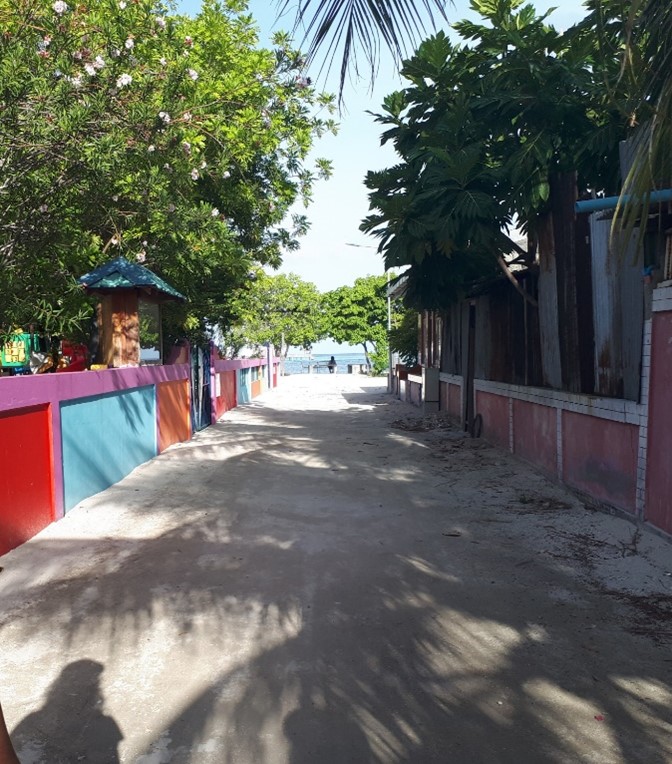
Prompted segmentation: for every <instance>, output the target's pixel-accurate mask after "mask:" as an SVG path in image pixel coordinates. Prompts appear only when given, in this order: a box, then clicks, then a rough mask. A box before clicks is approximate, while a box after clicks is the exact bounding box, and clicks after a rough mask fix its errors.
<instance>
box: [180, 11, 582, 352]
mask: <svg viewBox="0 0 672 764" xmlns="http://www.w3.org/2000/svg"><path fill="white" fill-rule="evenodd" d="M533 4H534V5H535V6H536V7H537V8H538V9H540V10H546V9H548V8H549V7H552V6H553V3H552V2H551V1H550V0H537V1H536V2H534V3H533ZM561 5H562V7H561V8H558V10H556V11H555V12H554V13H553V14H552V16H551V18H550V21H551V23H553V25H554V26H556V27H557V28H560V29H565V28H567V27H569V26H571V24H573V23H575V22H576V21H577V20H579V19H580V18H581V17H582V16H583V15H584V10H583V8H582V5H581V3H580V2H578V0H567V1H566V2H563V3H562V4H561ZM199 6H200V2H199V0H181V2H178V9H179V11H180V12H183V13H195V12H196V11H197V10H198V7H199ZM249 10H250V12H251V14H252V15H253V17H254V18H255V19H256V20H257V23H258V24H259V27H260V30H261V44H262V45H264V44H268V39H269V35H270V34H272V32H273V31H276V30H278V29H289V28H290V27H291V23H292V21H293V18H291V17H290V18H287V19H285V20H280V21H279V22H278V23H277V24H276V4H275V3H274V2H272V1H271V0H250V2H249ZM447 14H448V16H449V18H451V19H453V20H459V19H462V18H465V17H469V16H473V14H472V13H471V12H470V11H469V4H468V2H467V1H465V0H456V2H455V3H454V6H452V7H451V6H450V5H448V10H447ZM335 68H336V69H337V68H338V67H335ZM315 69H316V71H315V72H312V71H311V72H308V74H309V75H310V76H312V77H313V78H314V79H315V78H316V77H317V70H318V69H319V67H318V66H316V67H315ZM337 74H338V72H337V71H335V72H333V73H332V75H331V77H330V78H329V79H328V80H327V82H326V84H325V83H324V80H323V78H322V79H319V80H318V81H317V85H318V86H319V87H320V88H321V89H324V90H328V91H330V92H336V91H337V86H338V79H337ZM400 87H402V83H401V81H400V79H399V77H398V76H397V75H396V71H395V68H394V66H393V64H392V62H391V60H390V58H389V57H388V58H384V59H383V61H382V63H381V66H380V71H379V74H378V77H377V79H376V83H375V86H374V89H373V92H371V91H370V88H369V83H368V81H365V80H363V81H361V82H359V83H351V84H350V85H349V86H348V87H347V90H346V93H345V103H346V109H347V110H346V111H345V113H343V114H341V115H340V117H338V119H339V122H340V130H339V133H338V135H337V136H335V137H334V136H325V137H324V138H323V139H321V140H320V141H319V142H318V144H317V145H316V147H315V149H314V152H313V154H314V156H316V157H326V158H328V159H330V160H331V161H332V163H333V168H334V173H333V176H332V177H331V179H330V180H328V181H326V182H319V183H318V184H317V185H316V187H315V190H314V202H313V204H312V205H311V206H310V207H309V208H308V210H307V211H305V212H306V214H307V215H308V218H309V219H310V221H311V229H310V231H309V233H308V234H307V235H306V236H305V237H303V239H302V240H301V248H300V250H299V251H298V252H290V253H286V254H285V258H284V262H283V265H282V267H281V268H280V272H281V273H290V272H292V273H296V274H297V275H299V276H300V277H301V278H302V279H304V280H305V281H312V282H313V283H314V284H316V286H317V287H318V289H319V290H320V291H322V292H325V291H328V290H331V289H335V288H336V287H339V286H342V285H350V284H352V283H353V282H354V281H355V279H356V278H359V277H360V276H367V275H371V274H380V273H383V272H384V267H383V262H382V258H381V256H380V255H378V254H377V252H376V251H375V246H376V242H375V240H373V239H371V238H370V237H367V236H365V235H364V234H363V233H361V232H360V231H359V224H360V222H361V220H362V219H363V218H364V217H365V216H366V215H367V214H368V212H369V205H368V199H367V190H366V188H365V187H364V183H363V181H364V176H365V175H366V172H367V170H376V169H381V168H383V167H387V166H389V165H391V164H394V162H395V161H396V160H395V154H394V152H393V151H392V149H391V148H390V147H389V146H385V147H381V146H380V133H381V126H380V125H377V124H375V123H374V121H373V117H371V116H370V115H369V114H367V113H366V112H367V110H371V111H374V112H377V111H380V104H381V103H382V101H383V98H384V97H385V96H386V95H387V94H388V93H391V92H392V91H394V90H397V89H399V88H400ZM301 210H302V211H303V208H301ZM349 244H357V245H359V246H357V247H351V246H348V245H349ZM348 350H349V348H348V347H347V346H340V347H339V346H338V345H336V344H335V343H333V342H330V341H329V342H322V343H318V344H317V345H315V347H314V352H316V353H332V352H339V351H340V352H347V351H348Z"/></svg>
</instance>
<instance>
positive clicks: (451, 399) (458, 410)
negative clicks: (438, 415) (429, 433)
mask: <svg viewBox="0 0 672 764" xmlns="http://www.w3.org/2000/svg"><path fill="white" fill-rule="evenodd" d="M448 413H449V414H450V416H451V417H453V419H457V420H458V421H459V420H461V419H462V388H461V387H460V385H451V384H449V385H448Z"/></svg>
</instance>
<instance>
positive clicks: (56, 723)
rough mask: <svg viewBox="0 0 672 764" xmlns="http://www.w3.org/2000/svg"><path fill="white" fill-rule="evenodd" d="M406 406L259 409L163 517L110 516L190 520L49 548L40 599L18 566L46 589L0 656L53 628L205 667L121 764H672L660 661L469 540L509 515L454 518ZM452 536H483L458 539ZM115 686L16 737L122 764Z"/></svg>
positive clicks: (56, 753)
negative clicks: (409, 424)
mask: <svg viewBox="0 0 672 764" xmlns="http://www.w3.org/2000/svg"><path fill="white" fill-rule="evenodd" d="M388 401H389V399H387V398H386V397H384V396H380V395H372V394H371V392H370V391H363V392H362V393H361V394H349V395H348V402H349V403H350V404H351V405H352V406H353V407H354V408H350V409H346V410H345V411H342V412H333V413H332V412H325V411H319V412H314V411H288V412H284V413H282V414H279V413H278V412H273V411H269V410H267V409H265V408H264V407H263V406H256V407H254V408H252V407H251V408H250V409H248V410H247V411H246V413H245V416H244V418H243V417H238V418H237V419H236V420H235V421H231V422H229V421H226V420H225V421H224V422H223V423H220V424H218V425H217V426H216V427H213V428H210V430H208V431H206V432H204V433H202V437H199V439H198V440H197V441H193V442H192V443H190V444H188V445H186V446H185V447H183V448H180V449H177V450H174V451H171V452H169V453H167V454H165V455H164V457H161V458H160V459H159V460H158V462H157V465H156V467H157V468H156V470H155V471H154V472H152V473H148V474H147V478H146V480H147V481H149V483H150V485H147V486H145V488H143V491H142V496H140V495H139V494H138V493H137V490H136V488H135V484H133V483H132V482H129V481H124V483H122V484H119V485H118V486H115V487H114V488H113V489H112V496H113V498H114V501H115V502H117V503H119V504H120V506H127V505H131V504H133V507H134V508H133V512H134V517H136V518H137V522H139V523H142V521H143V518H144V517H153V516H156V515H157V514H158V515H161V516H162V517H165V518H169V519H168V520H166V523H167V526H166V528H165V529H164V530H163V531H162V532H160V533H158V534H157V535H156V536H155V537H153V538H149V539H143V538H130V537H128V538H124V537H122V536H117V537H113V538H112V537H111V538H109V539H108V540H107V541H105V540H103V541H102V542H101V541H100V540H86V539H84V540H82V539H71V540H69V539H61V540H53V541H48V540H45V541H39V540H37V541H34V542H31V543H32V546H33V547H34V549H35V553H34V554H36V555H37V556H38V557H39V555H40V554H42V555H44V556H45V557H52V558H53V557H58V558H59V559H62V560H65V561H68V560H72V561H73V565H72V566H67V565H66V566H65V572H64V573H63V574H62V575H61V577H60V578H58V579H56V580H51V581H49V582H48V583H45V584H40V585H39V586H37V587H31V585H30V570H29V569H28V568H26V569H25V570H21V569H20V568H21V564H22V562H21V561H22V560H23V559H24V558H23V557H21V556H19V555H17V556H16V557H15V558H13V563H12V564H13V565H14V570H13V572H12V575H14V576H15V577H16V580H23V581H24V584H25V585H24V586H23V587H22V589H21V592H20V598H21V602H20V603H19V602H18V600H13V599H12V597H11V596H10V597H9V604H10V607H9V608H8V609H5V614H4V615H3V616H2V617H0V639H3V633H4V632H5V631H6V630H9V629H10V626H11V637H12V640H13V641H14V642H20V641H21V640H30V639H31V635H32V634H33V633H34V632H35V630H38V629H44V628H45V624H46V625H49V624H53V625H54V628H55V630H57V631H58V632H59V633H60V634H61V635H62V637H61V638H62V640H63V643H64V644H69V645H81V644H82V643H85V642H86V641H87V640H90V639H94V638H95V639H101V638H102V639H104V640H106V641H107V642H108V643H109V645H110V651H111V652H112V653H114V650H115V645H117V644H118V643H120V641H121V642H123V644H124V645H125V648H124V649H128V644H129V640H130V642H132V643H133V644H135V645H136V646H137V650H139V651H140V650H141V649H142V643H143V641H144V640H145V639H146V638H147V635H148V634H151V633H152V632H153V630H155V629H158V628H159V623H160V624H161V626H160V628H161V629H162V630H164V631H167V632H169V633H170V635H171V639H173V640H174V644H175V648H176V651H181V653H180V654H181V655H182V658H181V660H185V658H184V655H186V654H189V651H190V650H193V651H194V655H195V658H194V660H195V661H196V660H197V661H198V662H199V665H200V667H201V668H200V669H199V670H200V671H202V672H203V675H205V676H208V677H209V679H208V680H207V681H205V682H204V683H203V686H202V687H201V689H200V690H199V692H197V693H195V694H194V693H191V694H189V695H188V696H186V695H185V697H182V698H181V700H180V701H179V702H176V701H174V700H173V699H172V697H174V696H171V700H170V701H168V700H166V705H165V706H164V707H163V708H162V709H161V711H162V712H161V714H160V715H159V716H160V717H161V718H162V719H163V720H164V721H163V723H162V725H161V727H160V728H155V729H153V730H152V731H150V733H149V740H144V742H142V744H140V743H136V744H133V743H129V747H128V749H127V752H128V753H127V757H126V758H122V761H134V762H136V761H137V762H138V763H139V764H161V762H168V761H170V762H185V763H186V762H194V764H196V762H209V761H213V762H222V763H223V762H226V764H247V763H248V762H250V763H254V764H271V762H289V764H318V763H319V764H332V763H333V764H345V763H346V762H347V763H353V764H368V763H369V762H371V763H374V762H376V763H385V764H396V763H397V762H399V763H401V762H412V763H413V764H422V763H423V762H437V763H438V762H441V763H442V764H446V763H447V762H454V763H455V764H459V763H461V762H465V764H466V763H467V762H479V764H488V763H489V762H493V763H494V762H497V763H498V764H499V763H505V762H511V763H512V764H513V762H516V764H519V762H558V763H560V762H562V763H563V764H564V763H566V762H578V761H595V762H598V761H599V762H601V763H602V762H604V763H607V762H646V764H664V763H665V762H669V761H671V760H672V737H671V736H670V731H671V730H672V727H671V726H670V725H671V724H672V711H671V708H672V705H671V704H670V701H671V700H672V683H671V676H670V670H669V667H670V664H669V662H667V663H662V662H661V661H662V660H663V656H664V654H665V653H664V650H663V648H662V647H660V646H657V645H655V644H654V643H653V642H652V641H651V640H647V639H645V638H643V637H636V636H633V635H631V634H629V633H627V632H626V631H624V629H623V628H622V627H621V623H620V620H621V619H622V618H623V616H624V613H625V612H626V611H625V610H624V609H623V607H622V606H621V605H619V604H618V603H617V602H615V601H613V600H612V599H608V598H605V597H604V596H601V595H600V593H599V592H598V591H595V590H592V589H591V588H590V587H586V586H584V585H583V584H581V583H580V581H578V580H577V577H576V575H575V574H574V573H573V572H572V571H571V570H569V569H568V568H567V566H566V565H564V564H563V563H562V562H561V561H558V560H557V559H554V558H552V557H550V556H545V555H543V554H542V555H539V554H536V551H538V550H530V549H529V548H526V546H525V543H524V540H523V539H520V538H517V537H516V536H515V535H510V534H509V535H507V533H506V531H505V530H503V529H502V526H501V525H499V524H498V523H496V522H492V523H490V522H482V523H481V524H480V525H478V530H468V528H473V527H474V526H473V525H471V526H470V525H468V523H474V521H475V520H488V519H492V518H493V517H494V516H493V514H492V512H493V510H492V507H491V502H489V501H486V500H485V497H481V496H479V495H478V493H474V495H473V499H472V502H471V504H470V505H469V506H464V505H463V504H459V505H458V504H455V503H453V502H452V500H451V499H450V497H448V496H447V495H442V494H439V495H438V496H437V492H436V489H433V488H432V486H431V484H430V481H428V475H429V474H430V473H429V472H428V470H429V458H430V454H429V453H427V454H426V455H425V453H424V451H426V450H427V449H425V448H424V446H423V440H422V437H423V436H422V434H420V433H406V434H404V438H405V439H406V445H407V446H408V448H407V449H404V448H401V447H400V446H399V443H398V442H397V441H396V440H393V441H391V442H388V441H390V432H389V430H387V429H386V428H382V427H378V429H376V427H377V425H376V426H374V425H375V421H376V420H377V419H378V418H379V417H380V416H381V415H383V417H385V416H387V417H388V420H389V418H390V417H391V411H392V410H391V409H389V406H390V405H391V404H389V402H388ZM386 402H388V403H386ZM381 403H386V405H385V406H381V405H380V404H381ZM395 410H396V409H395ZM318 416H319V419H320V422H321V427H320V429H319V430H318V431H316V428H315V421H316V417H318ZM336 440H338V441H339V442H340V448H334V447H333V446H334V442H335V441H336ZM222 441H224V442H225V443H226V444H227V448H228V449H229V450H228V451H227V452H226V454H224V453H223V451H222V445H221V444H222ZM346 441H351V444H350V445H351V447H350V445H348V444H347V443H346ZM386 443H387V445H385V444H386ZM367 444H368V445H367ZM344 446H345V447H344ZM376 448H377V449H378V451H377V453H375V451H376ZM408 449H413V459H412V460H409V459H408V458H407V453H406V452H407V451H408ZM380 456H383V457H385V458H386V460H387V463H386V464H385V465H382V464H380V463H379V462H378V461H377V460H376V457H380ZM475 464H476V462H475ZM433 466H434V465H432V467H433ZM253 474H257V475H259V476H260V477H259V480H258V482H257V484H256V485H255V486H250V481H249V475H253ZM432 474H433V473H432ZM261 476H263V477H261ZM194 477H195V480H194ZM189 481H191V483H190V482H189ZM213 485H219V486H220V491H219V492H214V491H213V490H212V488H213ZM149 488H154V489H156V490H158V491H159V497H160V498H157V494H156V491H154V492H151V491H148V490H146V489H149ZM206 489H207V490H206ZM512 490H515V487H513V488H512ZM143 496H144V497H145V498H143ZM187 498H188V506H187V504H186V503H185V502H186V499H187ZM94 507H95V502H94ZM498 517H500V515H498ZM446 522H449V523H451V527H453V526H454V524H458V525H459V527H460V528H462V529H463V530H461V531H459V532H456V533H454V534H453V535H450V534H449V533H448V534H447V533H446ZM465 529H466V530H465ZM33 559H34V557H31V558H29V557H28V556H27V555H26V557H25V560H26V565H28V564H29V560H33ZM87 559H92V560H95V566H93V567H91V566H90V565H83V564H82V560H87ZM14 560H15V562H14ZM78 565H79V566H80V567H78ZM82 565H83V566H82ZM17 566H18V569H17ZM0 583H1V582H0ZM563 592H564V593H566V596H561V595H560V594H559V593H563ZM17 614H20V618H17ZM47 627H48V626H47ZM122 633H123V635H124V638H123V640H122V639H121V635H122ZM204 635H206V637H207V639H208V640H209V647H208V650H207V652H206V653H203V652H202V651H200V648H198V649H197V647H196V646H197V645H199V644H202V642H203V639H204ZM119 649H120V648H119ZM204 666H205V668H206V669H207V670H205V671H204V668H203V667H204ZM103 668H104V667H103V665H102V664H101V663H97V662H92V661H80V662H79V663H76V664H73V665H71V666H65V667H64V668H63V670H62V673H61V675H60V677H59V678H58V679H57V680H56V682H55V683H54V684H52V686H51V689H50V691H49V694H48V697H47V699H46V702H45V706H44V708H43V709H42V710H41V711H39V712H37V713H33V714H30V715H28V716H27V717H26V718H25V719H23V721H22V722H21V723H20V724H19V725H18V726H17V727H16V728H15V729H14V731H13V737H14V739H15V741H16V744H17V746H18V747H19V749H20V750H21V749H22V750H23V751H24V753H25V752H28V753H30V751H31V750H32V751H33V754H31V755H33V756H34V758H33V759H32V760H34V761H35V762H40V761H42V759H40V758H39V756H40V755H46V753H45V752H48V755H47V758H46V759H44V760H45V761H49V762H50V764H59V763H60V762H75V761H78V760H84V761H92V762H98V761H100V762H109V763H110V764H114V763H115V762H118V761H119V758H118V754H117V746H118V744H119V743H120V741H121V737H122V735H126V737H131V736H132V735H133V730H129V729H120V726H118V724H117V722H116V721H115V720H114V719H112V718H111V717H110V716H109V715H108V714H107V713H106V712H105V711H104V710H103V698H102V695H101V690H100V686H99V677H100V675H101V672H102V671H103ZM23 670H25V667H24V669H23ZM182 670H185V671H186V672H187V674H188V672H189V666H188V665H187V666H182ZM194 670H196V669H194ZM156 671H157V672H167V673H168V674H170V671H171V667H170V665H166V664H165V663H164V664H163V665H161V666H159V667H157V668H156ZM108 686H109V685H108ZM137 691H138V692H140V693H142V692H143V688H142V687H140V688H137ZM156 692H157V691H156V688H155V687H153V688H152V687H148V688H147V694H148V697H147V704H148V706H151V705H155V704H157V703H160V702H161V698H160V697H157V694H156ZM107 694H108V700H109V695H110V693H109V691H108V693H107ZM167 697H168V696H167ZM121 726H123V725H121ZM136 739H137V740H140V739H141V738H140V737H139V736H136ZM55 740H56V741H58V742H57V743H56V744H54V745H53V746H52V747H49V746H50V745H52V743H53V742H54V741H55ZM100 740H104V741H106V742H105V748H104V752H103V753H100V751H99V754H100V755H98V758H95V757H93V755H92V754H91V753H90V752H91V751H92V750H94V749H95V748H96V746H99V745H100V743H99V741H100ZM134 745H135V747H134ZM31 746H32V748H31ZM40 746H42V748H40Z"/></svg>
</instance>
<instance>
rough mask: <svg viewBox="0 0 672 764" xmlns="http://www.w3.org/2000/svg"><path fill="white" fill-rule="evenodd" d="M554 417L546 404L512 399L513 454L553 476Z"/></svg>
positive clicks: (554, 454) (555, 467)
mask: <svg viewBox="0 0 672 764" xmlns="http://www.w3.org/2000/svg"><path fill="white" fill-rule="evenodd" d="M557 432H558V428H557V416H556V413H555V409H554V408H551V407H550V406H539V405H537V404H535V403H528V402H527V401H520V400H514V401H513V450H514V453H515V454H516V455H517V456H520V457H522V458H523V459H526V460H527V461H528V462H531V463H532V464H535V465H537V466H538V467H540V468H541V469H542V470H543V471H544V472H546V473H547V474H549V475H553V476H556V475H557Z"/></svg>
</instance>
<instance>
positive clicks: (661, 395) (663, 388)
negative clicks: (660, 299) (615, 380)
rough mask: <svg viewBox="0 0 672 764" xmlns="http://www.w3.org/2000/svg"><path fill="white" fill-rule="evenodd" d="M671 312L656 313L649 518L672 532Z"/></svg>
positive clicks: (651, 408) (650, 417)
mask: <svg viewBox="0 0 672 764" xmlns="http://www.w3.org/2000/svg"><path fill="white" fill-rule="evenodd" d="M671 383H672V313H670V312H664V313H654V314H653V325H652V327H651V383H650V385H651V386H650V388H649V429H648V447H647V449H646V454H647V466H646V510H645V512H646V519H647V520H648V521H649V522H651V523H653V524H654V525H657V526H658V527H659V528H662V529H663V530H664V531H667V532H668V533H672V458H671V457H670V439H671V438H672V405H671V403H672V400H671V399H672V395H671V393H670V390H671Z"/></svg>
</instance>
